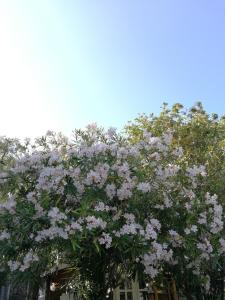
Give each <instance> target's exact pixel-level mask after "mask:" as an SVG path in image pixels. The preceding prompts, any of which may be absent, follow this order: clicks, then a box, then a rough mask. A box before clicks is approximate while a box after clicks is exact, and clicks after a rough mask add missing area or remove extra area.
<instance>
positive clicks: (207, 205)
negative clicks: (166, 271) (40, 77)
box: [126, 103, 225, 299]
mask: <svg viewBox="0 0 225 300" xmlns="http://www.w3.org/2000/svg"><path fill="white" fill-rule="evenodd" d="M182 109H183V106H182V105H181V104H175V105H174V106H173V107H172V109H169V108H168V106H167V105H166V104H165V105H164V107H163V110H162V112H161V114H160V115H159V116H157V117H156V116H154V115H150V116H146V115H142V116H140V117H139V118H137V119H136V120H135V121H134V122H133V123H130V124H129V125H128V126H127V127H126V130H127V132H128V135H129V139H130V140H131V142H133V143H136V142H137V141H140V140H141V139H142V137H143V131H144V130H147V131H150V132H152V133H153V134H154V135H157V136H158V135H161V134H162V133H163V132H165V130H168V129H170V130H171V131H172V132H173V141H172V143H173V147H174V148H177V149H182V153H183V154H182V162H183V164H184V165H186V166H188V165H196V166H197V165H201V166H202V167H201V168H205V171H204V173H202V174H204V180H202V179H201V181H200V182H199V183H198V184H196V182H195V179H194V178H195V176H194V173H195V172H194V173H193V172H191V173H190V174H192V176H193V178H192V180H191V182H189V183H188V186H186V187H185V186H184V189H183V192H184V194H185V195H186V197H185V198H183V202H182V201H181V207H179V210H176V214H177V216H179V219H181V220H182V222H181V223H180V224H179V223H178V224H177V225H176V229H175V231H176V232H174V238H175V236H176V239H177V240H179V243H180V246H179V247H178V246H177V247H175V248H176V249H173V251H174V255H175V253H177V259H178V261H179V263H178V264H177V265H176V266H174V269H173V270H172V269H171V268H170V273H172V274H173V277H174V278H176V283H177V284H178V286H179V289H180V290H182V291H183V293H184V294H186V295H187V297H188V299H191V297H192V295H194V296H195V297H196V298H197V299H198V298H199V299H202V297H203V294H204V293H205V292H204V291H203V290H202V283H203V281H205V283H207V288H208V289H209V292H210V293H211V295H209V296H208V297H209V299H212V294H213V295H214V296H215V298H216V299H217V297H218V296H217V295H223V290H224V284H223V281H224V256H223V255H224V245H225V243H224V224H223V222H224V216H223V215H224V200H225V196H224V183H225V168H224V166H225V155H224V150H225V119H224V117H221V118H218V116H217V115H216V114H212V115H211V116H209V115H208V114H207V113H206V112H205V111H204V109H203V107H202V105H201V103H197V104H196V106H194V107H193V108H191V109H190V110H182ZM202 170H203V169H202ZM195 171H197V169H195ZM182 182H183V181H182ZM183 183H184V182H183ZM183 183H182V184H183ZM179 193H180V192H179ZM179 193H178V194H179ZM181 194H182V193H181ZM210 194H211V196H210ZM175 198H177V199H178V198H179V196H178V195H177V196H175ZM187 200H188V201H187ZM173 216H174V217H175V218H176V216H175V215H173ZM185 227H186V228H185ZM177 234H179V235H177ZM203 239H205V242H204V243H203V244H202V240H203ZM203 248H204V249H205V251H206V252H207V251H208V254H204V255H200V254H199V251H198V250H199V249H202V250H203ZM204 256H205V269H202V270H201V268H199V263H200V261H202V258H203V257H204ZM203 261H204V259H203ZM203 261H202V262H203ZM193 274H196V275H197V276H193ZM202 275H203V277H205V279H204V280H203V281H202ZM210 282H211V287H209V286H210ZM191 294H192V295H191ZM222 297H223V296H222ZM205 298H206V296H205ZM205 298H204V299H205Z"/></svg>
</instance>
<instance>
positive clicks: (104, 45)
mask: <svg viewBox="0 0 225 300" xmlns="http://www.w3.org/2000/svg"><path fill="white" fill-rule="evenodd" d="M196 101H202V103H203V105H204V107H205V108H206V110H207V111H208V112H209V113H210V112H216V113H219V114H224V113H225V1H224V0H215V1H211V0H199V1H196V0H182V1H180V0H164V1H162V0H146V1H145V0H142V1H133V0H113V1H105V0H104V1H103V0H98V1H97V0H91V1H90V0H89V1H86V0H80V1H76V0H64V1H62V0H61V1H59V0H38V1H30V0H20V1H18V0H7V1H6V0H0V108H1V115H0V135H10V136H19V137H24V136H31V137H33V136H37V135H41V134H43V133H44V132H45V131H46V130H48V129H51V130H56V131H62V132H64V133H66V134H69V133H70V132H71V131H72V130H73V129H74V128H75V127H84V126H85V125H87V124H88V123H92V122H97V123H98V124H99V125H102V126H106V127H109V126H113V127H117V128H119V129H120V128H122V127H123V125H125V123H126V122H127V121H128V120H131V119H133V118H135V117H136V116H137V115H138V113H143V112H144V113H147V114H148V113H150V112H154V113H158V112H159V111H160V107H161V105H162V103H163V102H168V103H169V104H173V103H175V102H181V103H183V104H184V105H185V106H186V107H190V106H192V105H193V104H194V103H195V102H196Z"/></svg>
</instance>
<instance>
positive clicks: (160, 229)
mask: <svg viewBox="0 0 225 300" xmlns="http://www.w3.org/2000/svg"><path fill="white" fill-rule="evenodd" d="M181 110H182V106H181V105H179V104H177V105H174V107H173V108H172V110H170V109H168V107H167V106H165V107H164V109H163V111H162V113H161V114H160V116H158V117H154V116H153V115H151V116H149V117H147V116H145V115H143V116H140V117H139V118H137V119H136V120H135V121H134V122H133V123H130V124H129V125H128V126H127V127H126V132H125V133H124V134H123V135H120V134H117V133H116V131H115V130H114V129H112V128H111V129H109V130H108V131H104V130H103V129H101V128H98V127H97V126H96V125H94V124H93V125H90V126H88V127H87V129H86V130H84V131H81V130H76V131H75V132H74V136H73V139H72V140H71V141H70V140H68V139H67V138H65V137H63V136H62V135H56V134H54V133H51V132H48V133H47V135H46V136H45V137H42V138H40V139H37V140H36V142H35V143H33V144H32V143H31V142H29V141H26V143H25V144H23V145H22V144H19V142H18V141H17V147H16V148H15V147H11V148H8V153H7V155H6V154H5V155H4V156H3V160H4V157H7V159H8V161H7V163H6V164H5V166H4V168H3V167H2V173H1V175H0V178H1V179H0V180H1V181H0V184H1V187H2V188H1V202H2V204H1V205H0V265H1V271H2V273H3V272H4V274H6V276H7V277H11V278H14V280H25V281H31V282H32V283H33V282H36V283H37V284H40V282H41V278H43V277H45V276H46V275H49V274H51V273H52V272H54V271H55V270H57V268H58V267H59V266H62V265H65V266H69V267H70V269H71V270H72V271H74V273H73V274H74V275H73V276H71V277H70V278H68V282H67V284H68V288H69V287H75V288H76V286H77V287H80V286H82V287H83V289H84V290H83V291H82V293H83V297H86V298H87V299H103V298H104V297H105V295H106V294H107V292H108V291H109V289H112V288H114V287H116V286H118V284H119V283H120V281H121V280H123V278H124V276H134V275H135V274H145V276H146V278H149V280H151V281H152V282H160V281H162V280H165V279H169V278H175V279H176V282H177V285H178V288H179V291H180V293H183V294H186V295H188V297H189V298H188V299H191V297H192V294H193V295H194V296H196V297H199V299H203V297H205V298H204V299H207V297H209V299H213V297H215V299H216V297H218V295H220V294H221V293H222V290H223V277H224V271H225V266H224V257H225V236H224V232H225V226H224V209H225V205H224V201H225V193H224V187H225V184H224V183H225V174H224V171H225V168H224V166H225V165H224V162H225V155H224V154H225V153H224V149H225V147H224V146H225V122H224V119H223V118H218V117H217V116H215V115H214V116H208V115H207V114H206V113H205V112H204V110H203V108H202V107H201V105H200V104H198V105H197V106H196V107H194V108H193V109H191V110H190V111H187V112H182V111H181ZM5 141H6V140H4V139H2V145H3V146H4V142H5ZM10 143H12V145H13V141H10ZM3 146H2V149H4V147H3ZM10 149H13V151H11V152H10ZM15 152H16V153H15ZM201 297H202V298H201Z"/></svg>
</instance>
